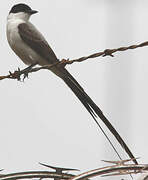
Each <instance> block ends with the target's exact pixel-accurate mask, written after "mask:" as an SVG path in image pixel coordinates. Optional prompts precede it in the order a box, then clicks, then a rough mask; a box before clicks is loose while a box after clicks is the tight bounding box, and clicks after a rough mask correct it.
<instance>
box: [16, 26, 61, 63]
mask: <svg viewBox="0 0 148 180" xmlns="http://www.w3.org/2000/svg"><path fill="white" fill-rule="evenodd" d="M18 32H19V34H20V37H21V38H22V40H23V41H24V42H25V43H26V44H27V45H28V46H29V47H30V48H31V49H33V50H34V51H35V52H36V53H38V54H39V55H40V56H41V57H43V58H44V59H46V60H47V64H52V63H55V62H56V61H58V60H57V57H56V55H55V53H54V52H53V50H52V49H51V47H50V46H49V44H48V43H47V41H46V40H45V38H44V37H43V35H42V34H41V33H40V32H39V31H38V30H37V29H36V28H35V27H34V26H33V24H31V23H22V24H20V25H19V26H18Z"/></svg>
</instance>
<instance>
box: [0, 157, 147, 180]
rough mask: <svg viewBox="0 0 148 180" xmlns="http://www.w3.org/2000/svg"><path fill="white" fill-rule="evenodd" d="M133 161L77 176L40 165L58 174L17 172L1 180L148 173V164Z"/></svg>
mask: <svg viewBox="0 0 148 180" xmlns="http://www.w3.org/2000/svg"><path fill="white" fill-rule="evenodd" d="M132 161H133V159H127V160H122V161H105V162H107V163H112V164H113V165H111V166H105V167H101V168H97V169H93V170H89V171H86V172H84V173H80V174H77V175H74V174H69V173H63V172H61V170H64V171H67V170H68V171H69V170H70V171H71V170H72V171H73V170H75V169H71V168H60V167H53V166H50V165H46V164H42V163H40V164H41V165H43V166H45V167H48V168H52V169H54V170H56V172H52V171H27V172H17V173H10V174H0V180H17V179H18V180H19V179H34V178H39V179H40V180H41V179H49V178H53V179H55V180H89V179H88V178H92V177H96V176H101V177H103V176H120V175H129V174H130V175H131V174H138V173H146V172H148V164H133V163H132ZM128 162H129V163H128ZM76 170H77V169H76ZM57 171H59V172H57Z"/></svg>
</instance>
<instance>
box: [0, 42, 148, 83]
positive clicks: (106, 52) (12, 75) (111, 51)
mask: <svg viewBox="0 0 148 180" xmlns="http://www.w3.org/2000/svg"><path fill="white" fill-rule="evenodd" d="M144 46H148V41H145V42H143V43H140V44H137V45H130V46H126V47H119V48H116V49H105V50H104V51H101V52H98V53H95V54H91V55H89V56H83V57H80V58H78V59H73V60H69V59H62V60H61V61H58V62H56V63H54V64H52V65H46V66H42V67H36V68H30V69H29V68H25V69H23V70H20V69H18V70H16V71H14V72H13V73H12V72H10V71H9V74H8V75H5V76H0V80H3V79H17V80H21V75H23V76H24V77H23V79H25V78H26V77H28V74H29V73H32V72H37V71H39V70H41V69H51V68H52V67H53V66H57V65H58V66H66V65H68V64H69V65H70V64H73V63H75V62H83V61H85V60H87V59H92V58H96V57H99V56H103V57H105V56H111V57H114V55H113V54H114V53H115V52H120V51H126V50H130V49H136V48H139V47H144Z"/></svg>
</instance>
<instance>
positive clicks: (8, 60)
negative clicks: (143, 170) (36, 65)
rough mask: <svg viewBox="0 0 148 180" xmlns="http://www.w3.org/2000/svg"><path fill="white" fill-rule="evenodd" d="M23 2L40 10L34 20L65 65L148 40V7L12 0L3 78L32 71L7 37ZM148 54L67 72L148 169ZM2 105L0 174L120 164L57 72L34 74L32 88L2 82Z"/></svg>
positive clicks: (101, 0) (98, 0) (2, 9)
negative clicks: (3, 171)
mask: <svg viewBox="0 0 148 180" xmlns="http://www.w3.org/2000/svg"><path fill="white" fill-rule="evenodd" d="M18 2H25V3H28V4H29V5H30V6H31V7H32V8H33V9H36V10H38V11H39V13H38V14H36V15H34V16H33V17H32V18H31V21H32V22H33V23H34V24H35V25H36V26H38V29H40V31H41V32H42V33H43V34H44V35H45V37H46V39H47V40H48V42H49V43H50V45H51V46H52V48H53V50H54V51H55V52H56V54H57V56H58V57H59V58H60V59H61V58H70V59H72V58H78V57H81V56H84V55H89V54H92V53H95V52H98V51H101V50H104V49H106V48H116V47H120V46H126V45H132V44H137V43H140V42H144V41H146V40H147V39H148V33H147V32H148V25H147V24H148V21H147V19H148V1H147V0H142V1H141V0H130V1H129V0H124V1H121V0H62V1H60V0H54V1H49V0H44V1H40V0H39V1H37V0H30V1H27V0H26V1H17V0H14V1H13V0H11V1H8V0H5V1H2V2H1V3H2V4H1V6H0V17H1V18H0V19H1V28H0V34H1V39H0V40H1V43H0V44H1V48H0V52H1V61H0V74H1V75H4V74H7V73H8V71H9V70H12V71H13V70H15V69H16V68H17V67H20V68H24V67H25V65H24V64H23V63H22V62H21V61H20V60H19V59H18V57H16V55H15V54H14V53H13V52H12V51H11V49H10V48H9V46H8V43H7V40H6V33H5V26H6V17H7V14H8V11H9V10H10V8H11V7H12V6H13V5H14V4H16V3H18ZM147 52H148V47H145V48H139V49H137V50H129V51H126V52H121V53H116V54H115V57H114V58H111V57H106V58H102V57H100V58H96V59H92V60H88V61H86V62H83V63H76V64H73V65H71V66H67V68H68V69H69V70H70V72H71V73H72V74H73V75H74V76H75V77H76V79H77V80H78V81H79V82H80V83H81V85H82V86H83V87H84V89H85V90H86V92H88V94H89V95H90V96H91V97H92V99H93V100H94V101H95V102H96V104H98V106H99V107H101V109H102V110H103V112H104V114H105V115H106V116H107V117H108V118H109V119H110V121H111V122H112V123H113V124H114V126H115V127H116V129H117V130H118V131H119V132H120V134H121V136H122V137H123V138H124V140H125V141H126V142H127V144H128V145H129V147H130V148H131V150H132V152H133V153H134V155H135V156H136V157H141V159H140V160H139V162H141V163H147V162H148V156H147V151H148V148H147V146H148V141H147V119H148V114H147V106H148V102H147V91H148V85H147V79H148V70H147V65H148V54H147ZM0 100H1V103H0V122H1V123H0V138H1V147H0V168H4V169H6V172H15V171H24V170H37V169H40V170H45V168H42V167H40V166H39V165H38V164H37V163H38V162H43V163H47V164H48V163H49V164H51V165H54V166H63V167H73V168H78V169H80V170H82V171H86V170H88V169H93V168H97V167H100V166H104V165H105V164H104V163H102V162H101V161H100V160H102V159H106V160H118V158H117V156H116V154H115V153H114V152H113V150H112V148H111V147H110V145H109V144H108V142H107V141H106V139H105V137H104V136H103V135H102V133H101V132H100V131H98V129H97V126H96V124H95V123H94V122H93V120H92V118H91V117H90V115H89V114H88V112H87V111H86V110H85V108H83V106H82V105H81V104H80V102H79V101H78V99H77V98H76V97H75V96H74V95H73V93H72V92H71V91H70V90H69V89H68V88H67V86H66V85H65V84H64V83H63V82H62V81H61V80H60V79H58V78H57V77H56V76H55V75H54V74H52V73H51V72H48V71H40V72H38V73H35V74H32V75H30V77H29V80H26V81H25V83H20V82H17V81H14V80H4V81H1V82H0ZM116 144H117V143H116ZM117 147H118V146H117ZM118 150H119V152H120V151H121V149H120V148H118ZM122 155H123V151H122ZM123 158H127V156H123ZM118 178H119V177H118ZM127 178H129V177H127Z"/></svg>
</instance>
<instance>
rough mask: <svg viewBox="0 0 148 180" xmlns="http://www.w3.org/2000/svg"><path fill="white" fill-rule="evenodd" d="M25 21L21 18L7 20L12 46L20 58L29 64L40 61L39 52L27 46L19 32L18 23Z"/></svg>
mask: <svg viewBox="0 0 148 180" xmlns="http://www.w3.org/2000/svg"><path fill="white" fill-rule="evenodd" d="M20 23H25V22H24V21H23V20H21V19H13V18H11V19H8V20H7V39H8V42H9V45H10V47H11V48H12V49H13V51H14V52H15V53H16V54H17V56H19V57H20V59H21V60H22V61H23V62H24V63H25V64H27V65H30V64H32V63H34V62H36V61H38V58H40V57H39V56H38V54H36V52H35V51H34V50H32V49H31V48H30V47H29V46H27V45H26V44H25V43H24V42H23V40H22V39H21V37H20V35H19V32H18V25H19V24H20Z"/></svg>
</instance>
